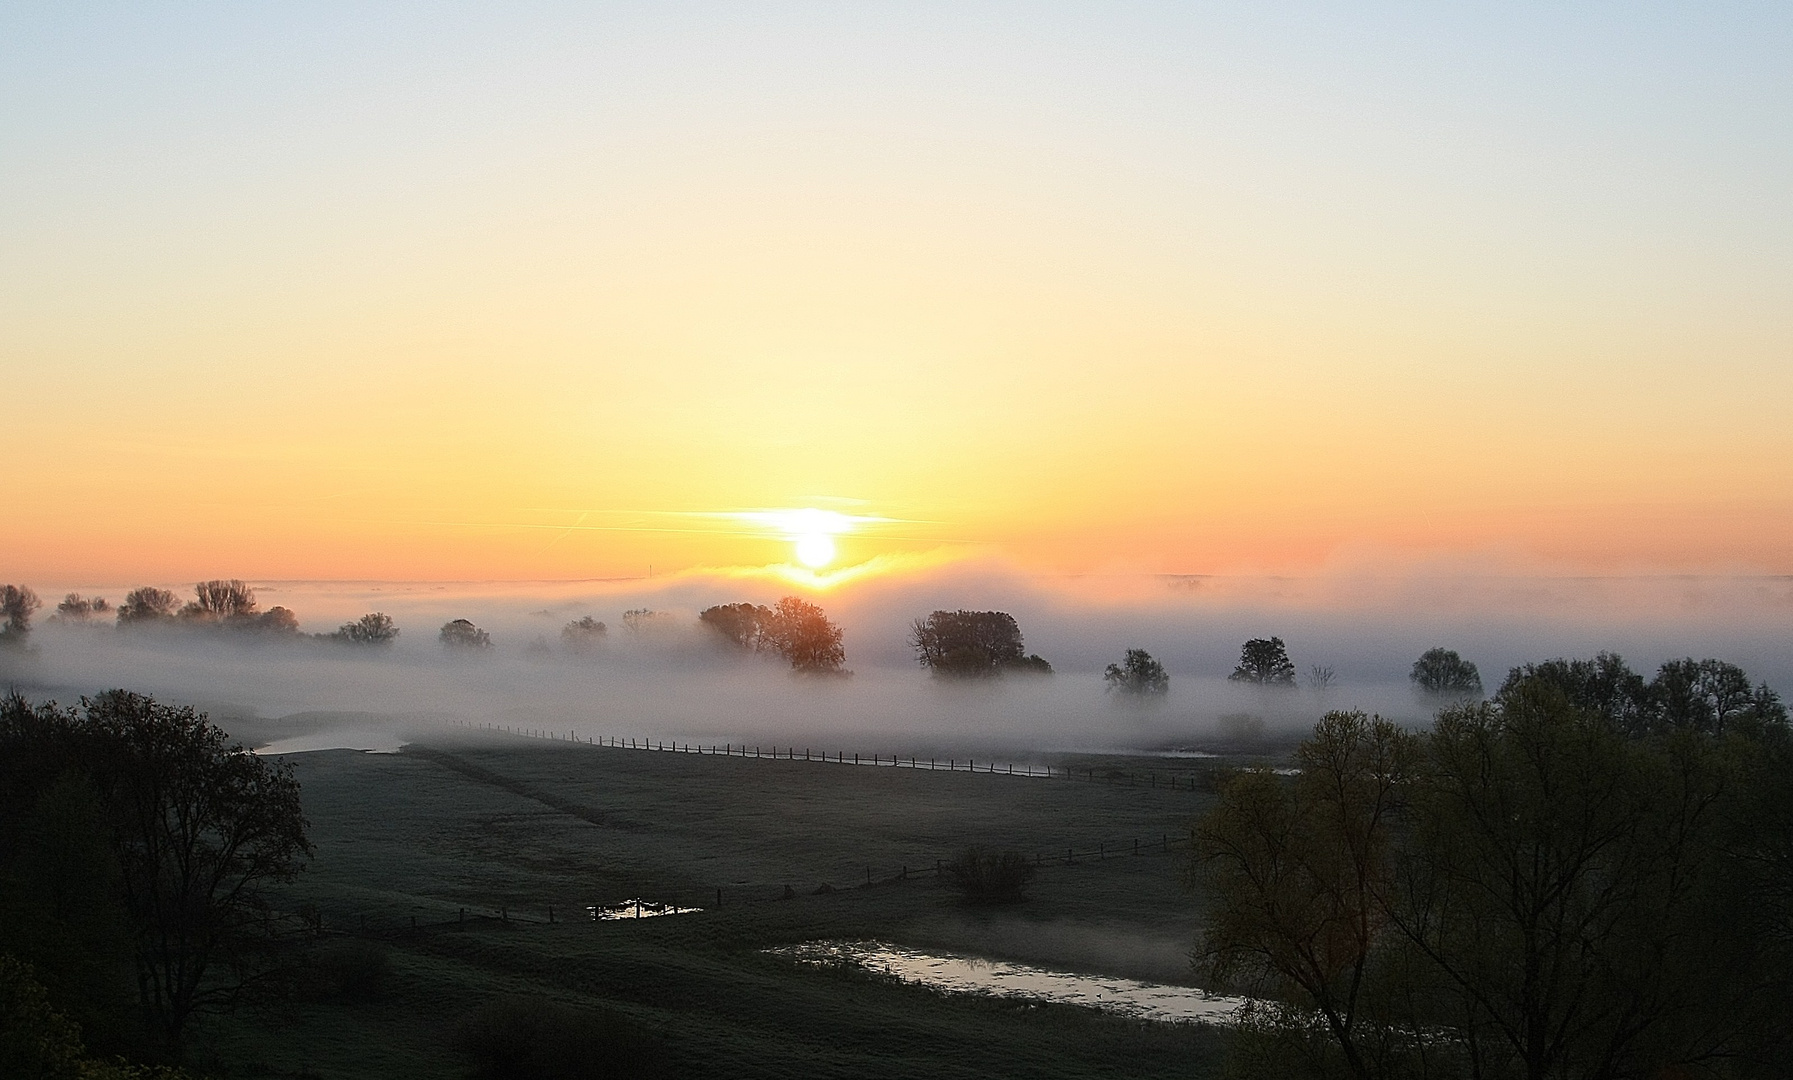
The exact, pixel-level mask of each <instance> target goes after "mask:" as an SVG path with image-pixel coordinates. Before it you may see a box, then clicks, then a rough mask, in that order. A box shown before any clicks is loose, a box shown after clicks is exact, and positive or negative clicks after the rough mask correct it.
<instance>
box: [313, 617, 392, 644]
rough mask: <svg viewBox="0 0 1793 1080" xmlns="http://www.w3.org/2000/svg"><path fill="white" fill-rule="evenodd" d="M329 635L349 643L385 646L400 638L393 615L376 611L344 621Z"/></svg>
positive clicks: (336, 639) (332, 638)
mask: <svg viewBox="0 0 1793 1080" xmlns="http://www.w3.org/2000/svg"><path fill="white" fill-rule="evenodd" d="M329 637H330V639H331V640H332V641H341V642H345V643H347V644H349V645H367V646H375V647H378V646H385V645H391V644H392V643H393V642H394V641H397V640H398V626H397V625H396V624H394V623H393V621H392V616H390V615H387V614H385V613H384V612H380V611H375V612H372V613H370V614H367V615H363V616H361V617H360V618H359V619H356V620H355V621H354V622H346V623H343V624H342V625H341V626H339V627H337V628H336V630H335V631H333V632H332V633H331V634H330V635H329Z"/></svg>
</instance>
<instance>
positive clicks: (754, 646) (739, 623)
mask: <svg viewBox="0 0 1793 1080" xmlns="http://www.w3.org/2000/svg"><path fill="white" fill-rule="evenodd" d="M776 618H777V616H776V615H775V614H774V613H773V611H772V609H771V608H769V607H766V606H765V605H764V604H719V605H717V606H716V607H708V608H705V609H703V610H702V611H700V612H698V613H697V621H698V622H700V623H702V624H703V625H705V626H707V627H709V628H710V629H711V630H713V631H715V632H716V633H717V634H719V635H721V636H722V639H723V640H724V641H727V642H728V643H729V644H731V645H734V646H736V647H738V648H741V649H745V650H747V651H748V652H761V651H763V650H764V649H766V648H768V647H770V644H771V641H770V636H769V632H770V629H771V627H772V624H773V622H774V621H775V620H776Z"/></svg>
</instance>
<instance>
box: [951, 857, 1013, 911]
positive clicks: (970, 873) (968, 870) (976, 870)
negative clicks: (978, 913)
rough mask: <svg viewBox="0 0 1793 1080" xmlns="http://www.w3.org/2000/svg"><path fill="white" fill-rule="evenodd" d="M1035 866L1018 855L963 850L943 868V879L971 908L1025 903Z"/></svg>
mask: <svg viewBox="0 0 1793 1080" xmlns="http://www.w3.org/2000/svg"><path fill="white" fill-rule="evenodd" d="M1033 875H1034V865H1033V863H1030V862H1028V861H1027V856H1025V855H1023V854H1021V853H1020V852H1018V851H1003V852H997V851H993V850H991V849H990V848H983V847H972V848H966V849H965V850H964V851H963V852H961V853H960V855H959V857H958V858H956V859H954V860H953V861H952V862H950V863H948V864H947V865H946V878H947V880H948V881H950V882H952V884H953V886H954V887H955V888H957V889H958V890H959V892H960V893H962V894H964V897H965V899H967V900H969V901H971V902H972V903H974V904H1012V903H1015V902H1016V901H1018V900H1021V899H1024V897H1023V896H1022V892H1023V890H1025V889H1026V888H1027V883H1028V882H1030V881H1032V880H1033Z"/></svg>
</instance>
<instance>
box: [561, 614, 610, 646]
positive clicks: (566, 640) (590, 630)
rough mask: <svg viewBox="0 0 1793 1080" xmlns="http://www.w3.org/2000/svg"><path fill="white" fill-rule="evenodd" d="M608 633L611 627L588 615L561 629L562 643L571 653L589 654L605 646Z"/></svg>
mask: <svg viewBox="0 0 1793 1080" xmlns="http://www.w3.org/2000/svg"><path fill="white" fill-rule="evenodd" d="M607 633H609V627H606V626H605V625H604V624H603V623H601V622H599V621H598V620H596V619H594V618H592V617H591V616H590V615H587V616H585V617H584V618H581V619H574V620H573V621H572V622H570V623H567V624H566V625H565V626H563V627H561V628H560V641H561V644H563V645H565V646H566V647H567V649H568V650H569V651H571V652H576V653H587V652H591V651H592V650H593V649H596V648H597V647H598V646H599V645H601V644H603V642H604V635H605V634H607Z"/></svg>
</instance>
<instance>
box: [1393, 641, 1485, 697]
mask: <svg viewBox="0 0 1793 1080" xmlns="http://www.w3.org/2000/svg"><path fill="white" fill-rule="evenodd" d="M1407 679H1408V681H1409V682H1411V683H1413V685H1414V688H1415V689H1417V690H1419V691H1420V692H1421V693H1423V694H1430V695H1432V696H1433V697H1441V698H1468V697H1477V698H1479V697H1481V696H1482V674H1481V672H1479V671H1477V670H1476V666H1475V665H1474V664H1472V663H1470V662H1469V661H1468V660H1465V659H1463V657H1461V656H1459V655H1457V652H1456V650H1455V649H1444V648H1431V649H1427V650H1426V651H1425V652H1423V653H1421V654H1420V658H1419V659H1418V660H1415V661H1414V662H1413V670H1412V671H1410V672H1408V674H1407Z"/></svg>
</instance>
